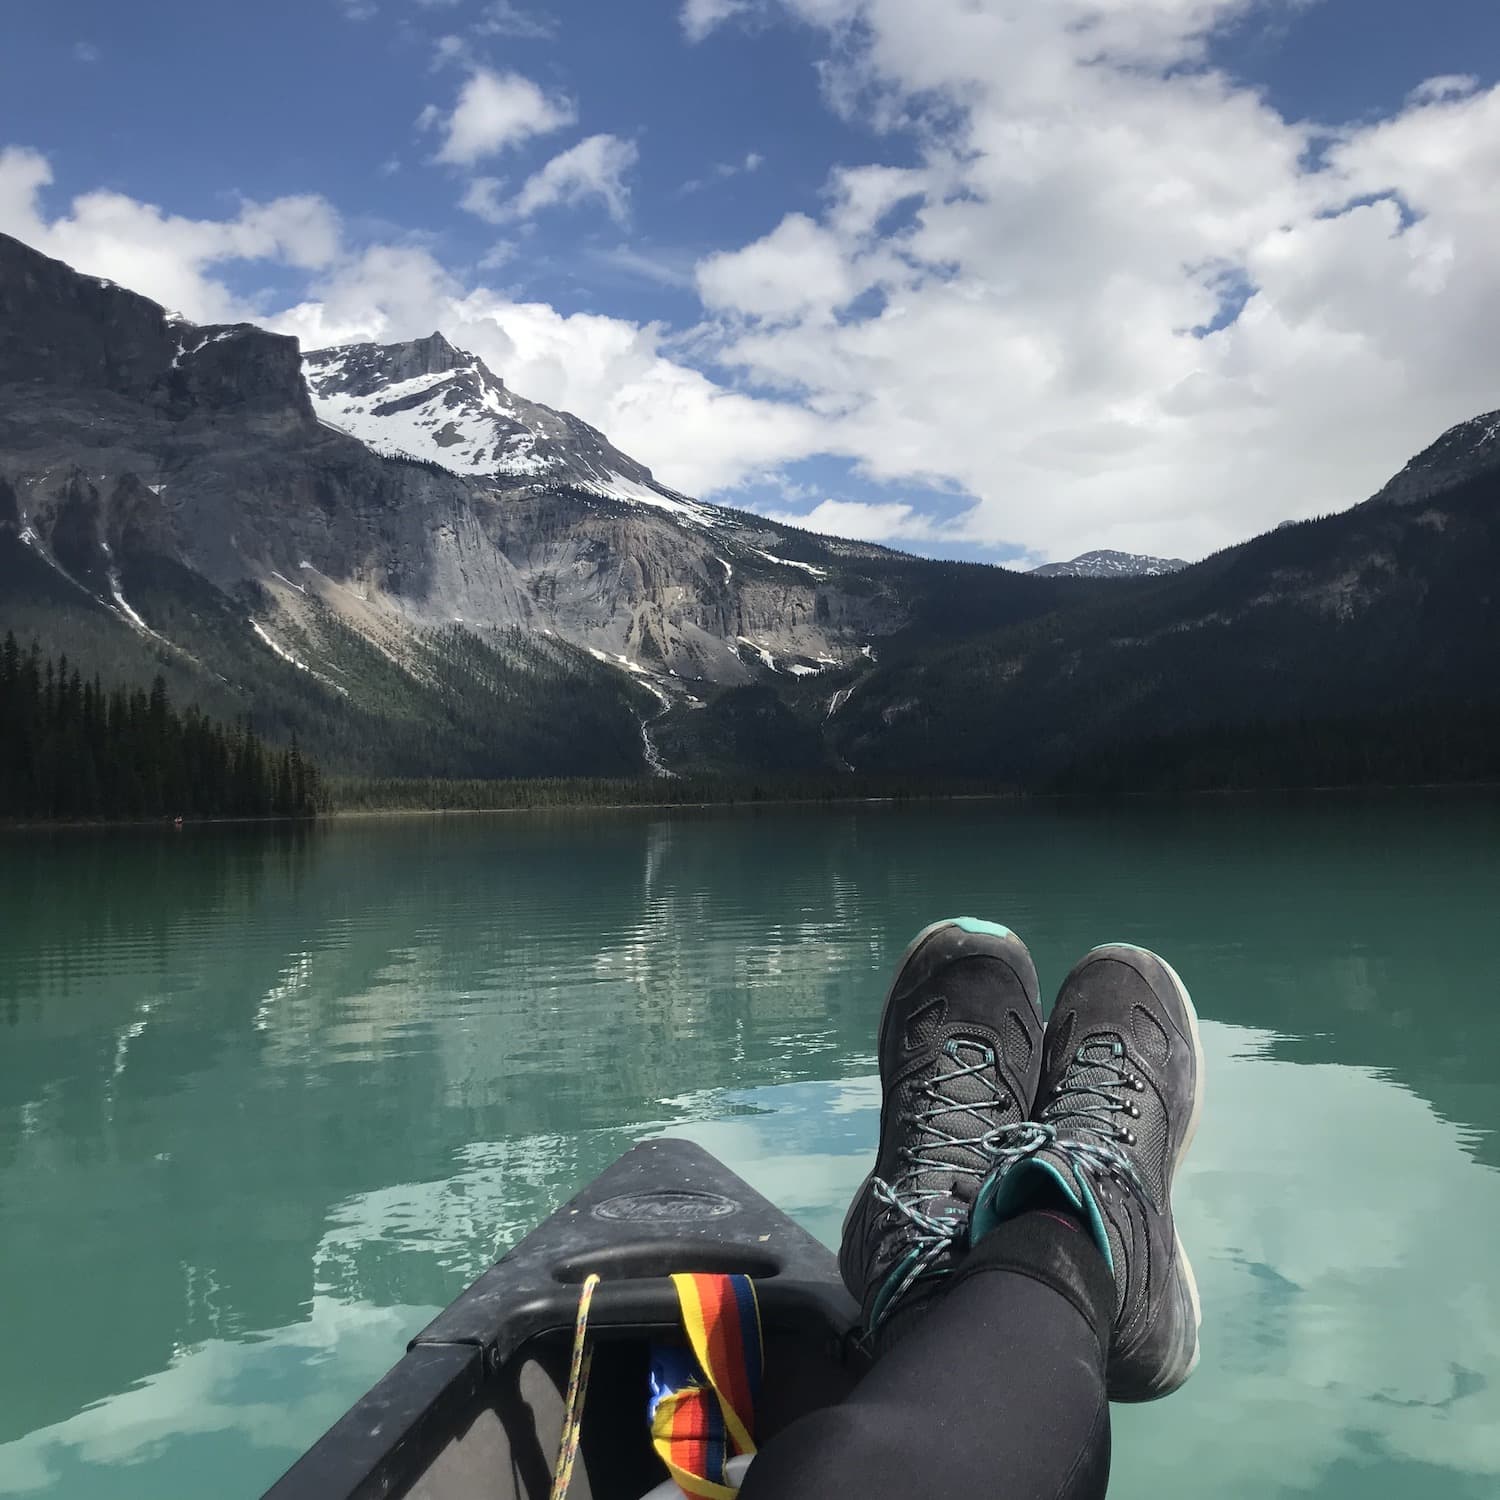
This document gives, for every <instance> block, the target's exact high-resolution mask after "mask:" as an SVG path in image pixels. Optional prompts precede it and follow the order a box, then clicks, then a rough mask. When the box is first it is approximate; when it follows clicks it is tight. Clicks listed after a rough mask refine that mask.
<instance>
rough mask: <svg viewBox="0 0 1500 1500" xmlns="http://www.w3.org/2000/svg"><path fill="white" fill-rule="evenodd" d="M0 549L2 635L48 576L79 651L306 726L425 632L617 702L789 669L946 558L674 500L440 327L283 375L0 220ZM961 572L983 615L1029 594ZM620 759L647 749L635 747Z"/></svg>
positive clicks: (900, 621)
mask: <svg viewBox="0 0 1500 1500" xmlns="http://www.w3.org/2000/svg"><path fill="white" fill-rule="evenodd" d="M7 543H8V545H9V553H8V556H9V557H10V562H9V564H5V565H4V566H0V576H3V577H5V578H8V579H10V582H9V584H8V585H7V592H8V594H9V597H8V598H6V597H4V596H0V628H4V627H6V626H10V627H12V628H16V629H18V630H19V631H20V632H23V633H24V632H25V631H27V630H28V628H31V623H32V621H33V620H34V618H37V617H36V616H34V615H33V614H28V610H29V609H30V606H29V605H28V603H27V598H28V597H31V596H40V595H41V594H47V593H48V590H50V591H51V593H50V594H49V595H48V597H49V598H51V599H52V601H53V606H55V611H56V610H64V612H65V613H66V610H65V609H64V605H63V604H62V603H61V602H60V601H69V602H70V603H69V605H68V608H70V609H71V610H72V612H73V613H74V614H75V615H77V616H78V617H79V618H80V619H82V618H85V617H86V618H88V619H89V620H91V621H93V622H94V626H93V627H91V628H92V630H93V633H92V634H91V635H90V636H89V640H90V641H91V642H94V643H95V644H93V645H90V646H88V647H87V648H86V655H91V657H92V659H93V661H94V662H97V660H98V658H99V655H100V652H101V651H103V650H104V649H105V648H104V647H103V646H99V645H98V644H97V643H98V642H99V641H101V640H103V636H102V635H101V634H100V632H101V631H103V630H104V626H105V624H106V623H107V624H110V625H111V626H112V627H113V628H114V629H115V630H116V633H117V634H118V635H120V636H121V637H124V636H130V637H133V638H134V640H135V642H136V644H137V645H139V646H140V647H142V648H143V649H144V650H145V651H146V652H147V653H148V654H149V655H151V656H152V657H153V658H155V659H161V660H167V661H170V662H171V663H173V664H175V666H176V668H178V669H179V670H180V671H181V672H182V673H183V674H186V676H188V677H191V675H192V673H193V672H194V671H196V672H197V673H198V678H199V680H200V685H201V683H204V682H206V683H208V684H209V686H210V687H211V688H212V691H213V692H214V693H218V694H219V697H218V699H217V700H216V701H217V702H218V703H219V704H220V705H222V704H224V703H226V702H227V703H229V704H230V705H231V706H233V705H236V704H237V705H238V706H240V707H245V708H252V709H254V710H255V711H256V712H258V713H260V714H262V715H264V714H267V713H271V714H272V716H273V717H275V715H276V714H277V713H280V712H281V710H282V709H283V708H284V701H283V700H284V699H285V697H286V694H287V693H290V692H291V691H292V687H291V686H289V685H293V684H294V685H295V689H296V693H298V694H301V695H302V697H303V698H304V699H307V698H308V697H309V695H312V696H316V695H318V694H321V695H322V698H323V700H325V701H323V702H322V703H321V704H320V706H319V710H318V713H317V714H314V713H313V712H312V710H311V709H309V711H308V715H307V716H305V717H306V718H309V719H317V720H318V722H319V723H321V722H322V719H321V718H320V717H319V715H320V714H323V713H324V712H325V710H326V713H327V714H328V715H336V714H338V713H343V712H345V711H346V710H347V711H348V712H353V711H354V710H355V709H358V710H360V711H362V712H366V713H369V714H372V715H375V716H376V717H377V718H378V717H379V716H380V715H382V714H386V715H389V714H390V713H392V712H394V711H395V710H394V709H393V708H391V707H390V704H391V700H392V692H393V688H392V681H393V674H394V678H396V679H399V680H400V682H401V683H403V684H405V683H412V684H415V685H416V687H418V688H421V689H422V690H423V691H424V692H428V693H429V694H430V693H432V692H435V691H436V686H435V683H436V675H435V674H436V668H435V667H434V665H433V660H432V653H433V650H434V647H433V642H434V640H436V639H438V638H442V639H443V640H445V641H448V640H449V638H451V637H452V636H453V634H454V633H455V632H457V633H459V634H461V635H463V636H466V637H473V638H474V639H476V640H479V641H482V642H487V643H490V644H491V645H493V644H494V643H496V642H499V641H502V639H503V640H504V641H511V642H513V641H514V640H515V639H517V638H518V637H521V636H524V637H525V638H526V640H528V641H529V642H530V643H531V645H530V646H529V647H528V648H527V652H528V653H531V654H527V661H530V660H531V655H532V654H534V651H543V652H544V653H547V654H548V663H549V665H548V668H547V670H549V671H551V670H557V671H563V670H573V669H574V668H575V667H578V666H580V665H581V666H582V667H583V668H586V669H587V670H590V671H593V672H595V673H598V672H600V671H602V672H603V673H604V674H605V677H606V678H607V679H609V680H611V681H612V682H613V683H614V687H613V689H611V690H612V691H617V692H618V693H619V694H620V695H621V701H622V702H626V701H628V702H630V703H632V704H636V705H640V704H644V705H645V708H644V710H643V709H641V708H636V709H635V710H633V711H634V712H637V713H640V714H641V716H642V717H649V716H650V715H651V714H655V713H658V712H660V711H661V710H662V709H663V708H665V707H667V706H673V705H675V706H677V707H679V708H685V707H690V706H692V705H693V704H695V703H697V702H701V701H703V700H704V698H705V696H706V695H708V694H710V693H711V692H712V691H713V690H714V689H716V688H717V687H722V686H733V685H736V684H750V683H754V682H757V681H762V682H764V681H770V682H788V683H790V684H792V685H796V684H799V683H801V682H802V681H803V680H804V679H809V678H815V677H817V676H819V675H821V674H824V673H836V672H837V671H839V670H840V669H842V668H844V667H845V666H846V665H847V666H851V667H858V666H860V665H861V664H862V663H865V662H866V661H867V660H868V656H867V651H868V648H869V647H870V643H871V642H872V641H873V640H877V639H879V638H881V637H885V636H889V635H890V634H891V633H893V632H897V631H900V630H902V629H904V628H906V627H908V626H909V625H910V624H911V622H912V621H913V619H914V618H918V617H922V618H927V617H930V616H931V615H932V613H933V611H934V609H938V610H939V612H940V604H939V601H940V600H941V598H942V597H943V595H944V593H945V591H946V590H947V589H948V587H949V583H948V579H949V575H950V574H951V572H952V571H953V569H952V565H941V564H931V563H927V562H924V561H922V560H919V559H911V558H905V557H902V556H900V555H899V554H894V553H890V552H887V551H885V550H884V549H882V548H878V547H871V546H866V545H862V544H857V543H841V542H833V541H829V540H826V539H822V538H818V537H814V536H811V535H809V534H806V533H800V532H797V531H795V530H791V529H788V528H786V527H781V526H773V525H771V524H770V523H768V522H766V521H764V520H761V519H759V518H757V517H754V516H750V515H746V514H743V513H740V512H736V511H732V510H726V509H722V508H720V507H716V506H710V505H706V504H703V503H701V502H697V501H693V500H690V499H688V498H687V497H684V496H680V495H676V494H674V493H673V492H672V491H670V490H668V489H666V488H665V487H663V486H660V485H658V484H656V482H655V481H654V479H653V477H652V475H651V471H650V470H649V469H647V468H646V467H645V466H644V465H642V464H640V463H639V462H637V461H635V460H633V459H632V458H630V457H629V456H628V455H625V454H623V453H621V452H620V451H619V450H618V449H616V448H614V447H613V445H611V444H610V443H609V442H608V440H607V439H606V438H605V437H604V436H603V434H601V433H599V432H598V431H597V430H596V429H594V428H592V427H590V426H589V425H588V424H586V423H584V422H582V421H580V420H579V419H578V418H576V417H573V416H570V415H568V414H566V413H560V412H554V411H551V410H549V409H548V408H546V407H542V406H539V405H537V404H535V403H532V402H528V401H525V400H524V399H523V398H521V397H519V396H517V395H515V394H514V393H512V392H510V391H509V390H508V388H507V387H506V386H505V385H504V383H503V381H502V380H501V379H499V378H498V377H497V376H496V375H495V374H494V373H493V372H491V371H489V370H488V369H487V368H486V367H485V366H484V365H483V364H482V362H480V361H479V360H477V359H474V358H473V357H472V356H470V355H468V354H465V353H463V352H462V351H460V350H457V349H455V348H453V347H452V346H451V345H450V344H449V343H448V342H447V341H446V340H445V339H443V338H442V336H441V335H438V334H435V335H433V336H432V337H431V338H427V339H420V340H416V341H413V342H411V343H407V344H399V345H393V346H388V347H382V346H376V345H357V346H352V347H349V348H345V349H339V350H325V351H319V352H317V353H315V354H312V355H309V356H307V358H306V360H305V361H304V359H303V357H302V355H301V353H300V351H299V349H298V347H297V344H296V342H295V341H294V340H292V339H289V338H284V337H280V336H278V335H275V334H271V333H267V332H265V331H264V330H262V329H259V328H256V327H253V326H249V325H241V326H234V327H195V326H192V325H189V324H186V323H183V322H180V321H177V320H174V319H172V318H170V317H169V316H168V315H167V314H166V313H165V312H164V311H163V310H162V309H161V308H160V307H158V306H157V305H156V304H155V303H152V302H150V301H149V300H148V299H146V298H144V297H140V296H138V295H136V294H134V293H132V292H129V291H126V290H124V289H122V288H120V287H116V286H113V285H111V284H109V283H106V282H101V281H98V280H95V279H93V278H90V277H86V276H81V275H79V274H77V273H76V272H74V271H72V270H71V269H70V268H69V267H67V266H65V265H63V264H62V263H61V262H58V261H54V260H50V259H48V258H47V257H45V256H43V255H40V254H39V253H37V252H36V251H34V250H31V249H29V248H28V247H27V246H25V245H23V244H21V243H20V242H19V241H16V240H13V239H9V238H6V237H4V236H0V549H3V547H4V545H6V544H7ZM3 562H4V560H3V559H0V563H3ZM6 567H8V568H9V571H8V572H6V571H5V568H6ZM969 572H970V574H971V575H972V578H971V582H973V586H974V587H975V588H978V590H979V592H981V593H982V594H983V595H984V599H985V601H986V603H985V609H986V610H987V611H989V613H990V614H991V615H994V617H995V618H996V619H997V620H998V619H1001V618H1003V619H1013V618H1018V617H1020V616H1024V615H1026V614H1030V613H1036V612H1039V611H1042V610H1044V609H1046V608H1047V607H1049V606H1050V604H1051V602H1052V598H1053V596H1052V595H1051V593H1050V592H1048V589H1047V587H1046V586H1044V585H1042V584H1041V583H1037V582H1033V581H1031V580H1027V579H1024V578H1020V577H1018V576H1016V575H1013V574H1009V573H1005V572H1004V571H1003V570H999V569H971V570H969ZM971 592H972V589H971ZM53 606H49V607H53ZM987 617H988V616H987ZM51 618H54V619H56V618H61V616H60V615H58V614H56V613H55V612H54V615H53V616H52V617H51ZM210 622H212V630H210ZM211 634H212V635H213V637H214V638H213V641H212V642H210V640H209V636H210V635H211ZM79 649H80V650H85V648H84V647H83V646H80V647H79ZM109 649H110V650H113V649H114V648H113V647H110V648H109ZM443 649H444V651H445V652H446V653H447V655H446V656H445V658H444V659H445V660H447V659H448V658H449V657H452V656H453V653H454V652H455V651H458V652H459V654H460V655H461V654H462V650H461V649H460V648H459V647H455V646H452V645H451V644H449V645H446V646H444V648H443ZM569 653H571V654H569ZM523 654H526V653H523ZM351 660H357V661H358V662H359V663H361V664H363V665H361V667H360V670H359V671H355V670H354V668H353V667H351V664H350V663H351ZM89 664H90V662H89V661H87V660H86V661H85V665H89ZM372 664H373V665H372ZM365 666H370V668H371V670H370V672H366V671H365V670H364V667H365ZM377 668H378V670H376V669H377ZM517 670H522V668H520V667H518V668H517ZM525 670H530V668H529V667H526V668H525ZM372 673H373V676H372ZM278 684H279V686H278ZM403 691H404V689H403ZM445 691H446V690H445ZM236 695H238V696H236ZM278 695H280V696H278ZM397 696H398V697H399V696H400V694H397ZM460 696H461V694H460ZM513 696H514V695H513ZM426 701H427V700H425V699H424V700H423V702H424V703H425V702H426ZM445 701H446V700H445ZM428 707H430V704H429V705H428ZM426 711H427V709H426V708H424V709H422V710H421V712H426ZM410 712H411V713H412V714H413V715H415V714H416V713H417V712H418V710H417V709H416V708H412V709H410ZM279 722H285V724H286V727H288V728H297V727H298V721H297V719H296V718H295V716H293V717H292V718H290V719H285V718H283V719H282V720H280V721H279ZM309 732H312V731H311V730H309ZM432 732H433V734H434V735H436V736H438V737H439V738H440V737H441V735H442V733H443V730H442V726H441V725H438V726H435V727H434V729H433V731H432ZM632 753H633V754H634V755H635V756H637V757H638V760H639V764H640V765H641V766H647V765H649V764H650V763H651V762H652V761H653V759H654V756H653V752H652V747H651V743H650V736H649V734H646V735H643V736H637V737H636V749H635V750H634V751H633V752H632ZM361 763H362V764H364V765H366V766H367V767H368V766H369V765H370V764H371V762H369V760H368V759H366V760H363V761H362V762H361ZM377 763H378V762H377ZM466 764H467V762H466ZM501 769H503V767H502V768H501ZM529 769H535V767H530V768H529Z"/></svg>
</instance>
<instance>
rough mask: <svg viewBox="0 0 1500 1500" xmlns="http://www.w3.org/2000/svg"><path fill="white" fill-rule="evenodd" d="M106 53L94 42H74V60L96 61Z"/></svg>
mask: <svg viewBox="0 0 1500 1500" xmlns="http://www.w3.org/2000/svg"><path fill="white" fill-rule="evenodd" d="M103 55H104V54H103V53H101V52H100V51H99V48H98V47H97V46H95V44H94V43H93V42H74V43H73V60H74V61H75V62H81V63H96V62H98V61H99V59H100V58H101V57H102V56H103Z"/></svg>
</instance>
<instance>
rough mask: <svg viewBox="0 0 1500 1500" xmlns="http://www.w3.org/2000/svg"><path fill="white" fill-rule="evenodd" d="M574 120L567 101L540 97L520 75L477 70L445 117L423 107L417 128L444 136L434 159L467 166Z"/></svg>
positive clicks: (569, 102)
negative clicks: (432, 129)
mask: <svg viewBox="0 0 1500 1500" xmlns="http://www.w3.org/2000/svg"><path fill="white" fill-rule="evenodd" d="M576 118H577V111H576V110H575V108H574V106H573V104H572V102H571V101H570V100H568V99H564V98H561V97H556V96H551V95H548V94H546V93H544V92H543V91H542V90H541V89H540V88H539V87H538V86H537V85H536V84H535V83H533V82H532V81H531V80H530V79H529V78H525V77H523V76H522V75H521V74H520V73H496V72H493V71H492V70H490V69H489V68H477V69H475V71H474V72H473V73H471V74H470V75H469V77H468V78H467V79H466V80H465V82H464V84H463V87H462V88H461V89H460V90H459V93H458V99H457V102H456V103H455V104H454V106H453V110H452V112H451V113H450V114H448V115H447V116H444V115H443V114H442V112H441V111H439V110H438V109H437V108H436V107H435V106H433V105H429V106H428V107H427V108H426V109H425V110H423V112H422V114H421V116H420V117H419V119H418V124H419V125H421V126H423V127H424V128H430V127H432V126H438V125H440V126H441V127H442V129H443V131H444V136H443V144H442V146H441V147H440V148H439V150H438V153H437V160H438V161H440V162H445V163H448V164H450V165H453V166H473V165H474V164H475V163H476V162H478V161H482V160H483V159H484V158H485V157H487V156H494V155H496V154H497V153H499V152H501V151H504V150H505V149H506V148H507V147H510V146H516V145H519V144H520V143H521V142H522V141H526V140H530V139H531V138H532V137H533V136H538V135H548V134H550V133H551V132H552V131H554V130H561V129H562V128H563V127H564V126H565V125H571V124H572V123H573V121H574V120H575V119H576Z"/></svg>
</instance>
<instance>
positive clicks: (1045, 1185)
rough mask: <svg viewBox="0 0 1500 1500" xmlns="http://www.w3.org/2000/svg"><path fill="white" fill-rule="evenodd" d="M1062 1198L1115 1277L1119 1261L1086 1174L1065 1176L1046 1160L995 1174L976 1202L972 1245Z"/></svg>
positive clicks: (1023, 1163) (1028, 1161)
mask: <svg viewBox="0 0 1500 1500" xmlns="http://www.w3.org/2000/svg"><path fill="white" fill-rule="evenodd" d="M1070 1177H1071V1178H1072V1180H1071V1181H1070V1180H1069V1178H1070ZM1059 1198H1061V1200H1062V1202H1063V1204H1064V1206H1065V1207H1067V1208H1070V1209H1071V1210H1072V1211H1073V1212H1074V1213H1076V1214H1077V1215H1078V1216H1079V1217H1080V1218H1081V1219H1082V1220H1083V1221H1084V1223H1085V1224H1087V1225H1088V1230H1089V1233H1090V1234H1091V1235H1092V1236H1093V1239H1094V1243H1095V1244H1096V1245H1097V1246H1098V1247H1099V1250H1100V1253H1101V1254H1102V1255H1103V1256H1104V1263H1105V1264H1106V1265H1107V1266H1108V1267H1109V1270H1110V1274H1111V1275H1113V1274H1114V1269H1115V1259H1114V1256H1113V1255H1112V1254H1111V1253H1110V1249H1109V1235H1108V1233H1107V1232H1106V1230H1105V1228H1104V1215H1103V1214H1101V1213H1100V1212H1099V1203H1098V1200H1097V1199H1096V1198H1095V1197H1094V1190H1093V1189H1092V1188H1091V1187H1090V1186H1089V1185H1088V1182H1087V1180H1086V1179H1085V1177H1084V1176H1083V1174H1082V1173H1078V1174H1077V1175H1073V1174H1070V1173H1064V1172H1063V1171H1061V1170H1060V1169H1059V1168H1058V1167H1057V1166H1056V1165H1055V1164H1054V1163H1052V1162H1050V1161H1047V1160H1045V1159H1044V1158H1038V1157H1035V1156H1031V1157H1027V1158H1026V1159H1025V1160H1024V1161H1019V1162H1017V1163H1016V1164H1015V1165H1014V1166H1012V1167H1011V1168H1010V1169H1009V1170H1008V1171H1003V1172H998V1173H992V1174H991V1175H990V1176H989V1177H988V1178H987V1179H986V1180H985V1183H984V1185H983V1186H982V1187H981V1188H980V1189H979V1195H978V1197H977V1198H976V1199H975V1200H974V1215H973V1217H972V1218H971V1219H970V1221H969V1243H970V1244H971V1245H972V1244H976V1243H977V1242H978V1241H979V1240H981V1239H983V1238H984V1236H985V1235H987V1234H988V1233H989V1232H990V1230H992V1229H994V1228H996V1227H998V1226H999V1225H1001V1224H1003V1223H1005V1221H1006V1220H1007V1219H1014V1218H1015V1217H1017V1215H1019V1214H1023V1213H1025V1212H1027V1210H1028V1209H1033V1208H1046V1207H1047V1205H1048V1202H1049V1200H1050V1201H1051V1202H1053V1203H1056V1202H1057V1200H1058V1199H1059Z"/></svg>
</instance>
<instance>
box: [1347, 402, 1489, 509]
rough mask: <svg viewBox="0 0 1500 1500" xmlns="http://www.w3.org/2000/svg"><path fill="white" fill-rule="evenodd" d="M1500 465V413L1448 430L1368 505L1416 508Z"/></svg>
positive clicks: (1378, 492)
mask: <svg viewBox="0 0 1500 1500" xmlns="http://www.w3.org/2000/svg"><path fill="white" fill-rule="evenodd" d="M1497 465H1500V411H1491V412H1485V413H1484V414H1483V415H1482V416H1478V417H1470V418H1469V420H1468V421H1467V422H1459V423H1458V424H1457V425H1456V426H1453V427H1450V428H1449V429H1448V430H1447V432H1445V433H1443V435H1442V436H1441V437H1440V438H1438V440H1437V442H1435V443H1433V444H1431V445H1430V446H1429V447H1426V448H1424V449H1423V450H1422V451H1421V452H1420V453H1419V454H1417V456H1416V457H1415V458H1413V459H1412V460H1411V461H1410V462H1409V463H1408V464H1407V465H1406V466H1405V467H1404V468H1403V469H1402V470H1401V472H1400V473H1399V474H1396V475H1394V476H1393V477H1392V478H1391V479H1389V480H1388V481H1387V482H1386V483H1385V484H1384V485H1382V486H1381V488H1380V489H1379V490H1377V491H1376V492H1375V494H1374V495H1372V496H1371V497H1370V499H1369V500H1367V501H1366V502H1365V504H1367V505H1418V504H1420V503H1421V502H1422V501H1424V500H1428V499H1431V498H1432V497H1433V496H1436V495H1441V494H1442V493H1443V492H1444V491H1445V490H1450V489H1453V488H1454V487H1455V486H1457V485H1460V484H1463V483H1465V482H1466V481H1468V480H1470V479H1473V478H1475V477H1477V476H1480V475H1483V474H1486V473H1488V472H1490V471H1491V470H1493V469H1494V468H1495V467H1496V466H1497Z"/></svg>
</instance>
